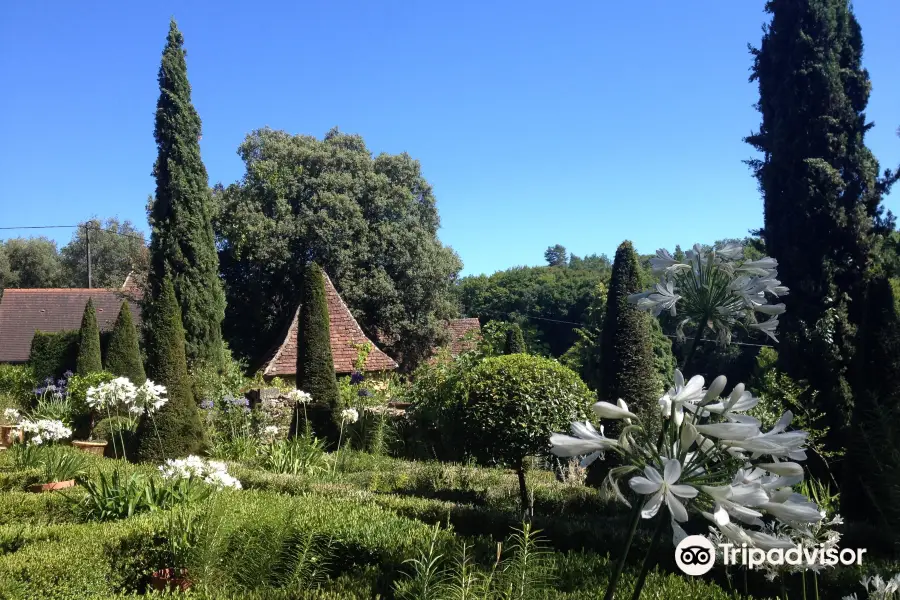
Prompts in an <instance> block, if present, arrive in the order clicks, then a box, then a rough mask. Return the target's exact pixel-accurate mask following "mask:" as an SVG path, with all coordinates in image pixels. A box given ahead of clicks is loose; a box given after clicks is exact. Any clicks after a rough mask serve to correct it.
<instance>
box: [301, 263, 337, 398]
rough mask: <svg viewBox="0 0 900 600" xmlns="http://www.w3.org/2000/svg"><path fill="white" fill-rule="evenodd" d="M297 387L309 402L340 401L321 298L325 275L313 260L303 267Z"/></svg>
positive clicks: (326, 308) (326, 310)
mask: <svg viewBox="0 0 900 600" xmlns="http://www.w3.org/2000/svg"><path fill="white" fill-rule="evenodd" d="M297 388H298V389H301V390H303V391H305V392H307V393H309V394H311V395H312V399H313V402H316V403H317V404H326V405H328V406H330V407H331V408H337V407H338V406H339V405H340V393H339V392H338V385H337V377H336V376H335V374H334V359H333V357H332V354H331V322H330V320H329V316H328V302H327V300H326V298H325V277H324V275H323V274H322V269H321V268H320V267H319V265H317V264H315V263H310V264H309V265H308V266H307V267H306V273H305V276H304V280H303V293H302V300H301V304H300V321H299V323H298V327H297Z"/></svg>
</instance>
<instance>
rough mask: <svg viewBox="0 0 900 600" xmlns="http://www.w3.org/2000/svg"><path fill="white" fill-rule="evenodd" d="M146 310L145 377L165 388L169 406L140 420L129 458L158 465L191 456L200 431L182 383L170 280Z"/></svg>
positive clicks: (180, 331) (185, 380)
mask: <svg viewBox="0 0 900 600" xmlns="http://www.w3.org/2000/svg"><path fill="white" fill-rule="evenodd" d="M149 308H150V310H149V314H147V315H145V319H146V322H147V324H148V327H147V337H146V339H147V359H148V360H147V367H148V368H147V371H148V375H149V376H150V378H151V379H153V381H155V382H156V383H159V384H162V385H164V386H166V390H167V392H168V399H169V401H168V402H167V403H166V404H165V405H163V407H162V408H161V409H160V410H159V412H157V413H156V414H155V415H154V416H153V417H152V418H150V417H147V415H144V416H143V417H142V418H141V421H140V423H139V424H138V428H137V432H136V433H135V438H136V448H135V452H134V453H133V454H134V457H135V458H136V459H137V460H142V461H153V462H162V461H163V460H165V459H167V458H177V457H182V456H187V455H188V454H195V453H197V452H198V451H199V450H200V448H201V447H202V446H203V428H202V426H201V424H200V414H199V411H198V410H197V404H196V402H194V395H193V392H192V389H191V382H190V378H189V377H188V370H187V360H186V358H185V353H184V328H183V327H182V326H181V310H180V309H179V308H178V301H177V300H176V299H175V288H174V287H173V286H172V280H171V279H169V278H168V277H166V278H165V279H163V284H162V289H161V290H160V295H159V298H157V299H156V300H155V301H154V302H151V303H150V304H149Z"/></svg>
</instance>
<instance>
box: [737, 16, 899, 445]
mask: <svg viewBox="0 0 900 600" xmlns="http://www.w3.org/2000/svg"><path fill="white" fill-rule="evenodd" d="M766 12H768V13H770V14H771V15H772V21H771V23H770V24H769V25H768V26H767V27H766V29H765V32H764V36H763V40H762V45H761V46H760V47H759V49H752V50H751V52H752V54H753V56H754V63H753V69H752V75H751V81H752V80H756V81H758V82H759V103H758V104H757V109H758V110H759V112H760V113H761V115H762V122H761V125H760V129H759V132H758V133H756V134H754V135H752V136H750V137H748V138H747V139H746V141H747V142H748V143H750V144H751V145H752V146H753V147H754V148H756V149H757V150H758V151H760V152H761V153H762V154H763V157H762V158H761V159H758V160H753V161H749V164H750V166H751V168H752V169H753V170H754V173H755V175H756V178H757V180H758V181H759V187H760V190H761V192H762V194H763V199H764V206H765V227H764V229H763V231H762V234H763V238H764V240H765V244H766V248H767V250H768V253H769V254H770V255H771V256H773V257H774V258H776V259H778V265H779V275H780V279H781V280H782V281H784V283H785V285H787V286H789V287H790V289H791V293H790V295H789V296H787V297H785V299H784V303H785V304H786V305H787V312H786V314H785V315H784V316H783V317H782V319H781V325H780V327H779V336H780V338H781V343H780V344H779V352H778V354H779V362H780V366H781V368H782V369H783V370H785V371H786V372H787V374H788V375H789V376H790V377H791V378H793V379H795V380H806V381H809V382H810V384H811V385H812V386H813V387H814V388H816V389H817V390H819V391H820V393H819V395H818V399H817V403H820V404H821V406H820V408H821V410H822V412H823V413H824V414H825V415H826V419H827V424H828V425H829V426H830V429H831V438H830V439H829V440H828V442H829V445H830V446H831V447H832V448H839V447H841V446H842V445H843V443H844V440H843V439H842V436H841V432H842V431H845V430H846V424H847V422H848V421H849V420H850V411H851V407H852V403H853V398H852V394H851V387H850V381H849V373H850V367H851V365H852V363H853V355H854V352H855V348H856V344H855V343H854V337H855V335H856V329H857V325H858V323H859V321H860V318H861V316H860V311H861V310H862V308H863V307H862V305H863V301H862V298H863V296H864V292H865V285H866V277H867V270H868V267H869V264H870V254H871V251H872V247H873V240H874V233H876V232H877V231H878V230H880V229H883V228H884V226H885V225H886V224H887V223H888V222H889V221H890V220H891V218H890V217H888V219H886V220H884V221H883V220H882V219H881V209H880V208H879V203H880V197H881V193H882V191H883V186H882V185H881V182H879V181H878V162H877V161H876V160H875V158H874V157H873V155H872V153H871V152H870V151H869V149H868V148H867V147H866V146H865V144H864V141H863V138H864V136H865V133H866V131H867V130H868V129H869V128H870V127H871V125H870V124H867V123H866V116H865V112H864V111H865V108H866V104H867V103H868V98H869V90H870V88H871V85H870V82H869V76H868V73H867V71H866V70H865V69H863V68H862V64H861V58H862V46H863V45H862V33H861V30H860V27H859V24H858V23H857V21H856V18H855V17H854V15H853V12H852V11H851V9H850V6H849V3H848V1H847V0H806V1H803V2H797V1H796V0H769V2H768V3H767V4H766Z"/></svg>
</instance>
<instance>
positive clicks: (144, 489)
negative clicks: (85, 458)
mask: <svg viewBox="0 0 900 600" xmlns="http://www.w3.org/2000/svg"><path fill="white" fill-rule="evenodd" d="M84 488H85V491H86V492H87V493H86V495H85V497H84V498H82V499H75V500H73V502H75V503H76V504H77V505H78V508H79V510H80V512H81V514H82V515H83V517H84V518H85V519H88V520H92V521H114V520H117V519H125V518H128V517H131V516H134V515H136V514H138V513H141V512H151V511H158V510H166V509H168V508H172V507H173V506H177V505H179V504H183V503H191V502H196V501H200V500H203V499H204V498H206V497H207V496H209V494H210V492H211V491H212V488H210V487H209V486H206V485H204V484H202V483H200V482H198V481H193V480H191V479H177V480H174V481H166V482H160V481H159V480H158V479H156V478H155V477H148V476H147V475H145V474H143V473H141V472H132V473H130V474H128V475H127V476H126V475H125V474H124V473H123V472H122V471H120V470H119V469H116V470H114V471H113V472H112V474H111V475H110V476H109V477H107V476H106V474H105V473H100V474H99V475H98V476H97V478H96V479H93V480H88V481H85V482H84Z"/></svg>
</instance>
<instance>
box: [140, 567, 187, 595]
mask: <svg viewBox="0 0 900 600" xmlns="http://www.w3.org/2000/svg"><path fill="white" fill-rule="evenodd" d="M191 585H192V583H191V580H190V579H188V576H187V571H185V570H184V569H160V570H159V571H156V572H154V573H153V575H151V576H150V587H152V588H153V589H154V590H157V591H160V592H162V591H168V592H174V591H176V590H178V591H182V592H183V591H185V590H188V589H190V587H191Z"/></svg>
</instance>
